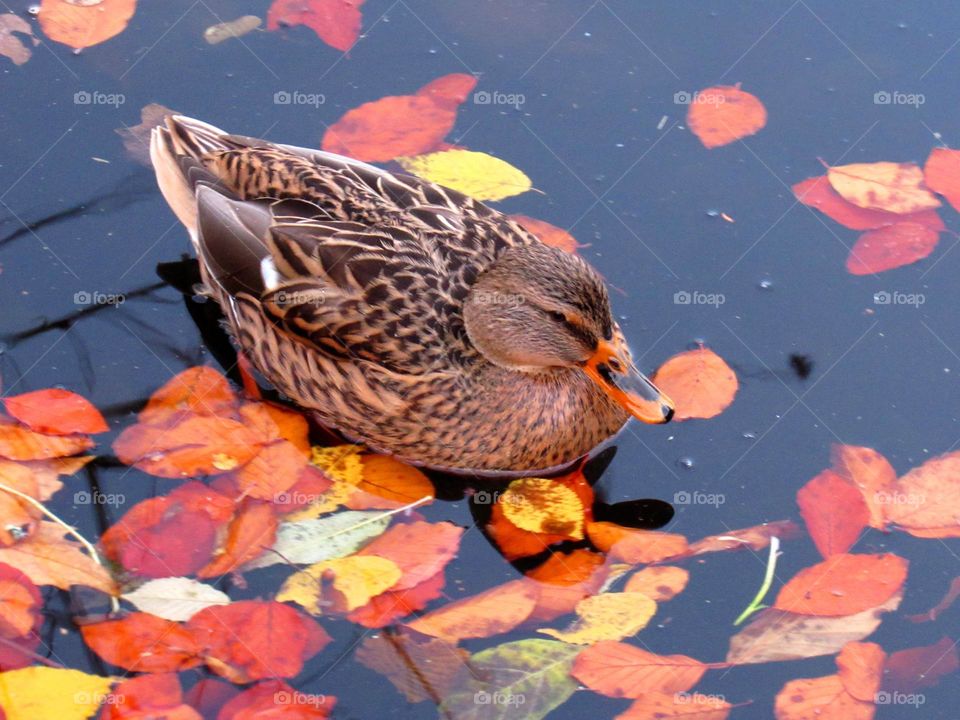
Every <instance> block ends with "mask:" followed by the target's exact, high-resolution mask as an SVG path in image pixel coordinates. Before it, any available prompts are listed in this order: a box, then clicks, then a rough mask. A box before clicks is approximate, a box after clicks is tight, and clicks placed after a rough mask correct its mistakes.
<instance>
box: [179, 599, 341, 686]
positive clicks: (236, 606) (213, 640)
mask: <svg viewBox="0 0 960 720" xmlns="http://www.w3.org/2000/svg"><path fill="white" fill-rule="evenodd" d="M186 628H187V629H188V630H190V631H191V632H192V633H193V635H194V637H195V638H196V640H197V642H198V643H199V644H200V646H201V647H202V648H203V649H202V651H201V652H202V655H203V658H204V661H205V662H206V663H207V665H208V666H209V668H210V669H211V670H213V672H215V673H216V674H217V675H220V676H221V677H224V678H226V679H227V680H229V681H230V682H233V683H248V682H251V681H253V680H259V679H261V678H267V677H294V676H295V675H297V674H298V673H299V672H300V670H301V669H302V668H303V663H304V661H306V660H309V659H310V658H311V657H313V656H314V655H316V654H317V653H318V652H320V651H321V650H322V649H323V648H324V647H326V645H327V643H329V642H330V641H331V638H330V636H329V635H327V633H326V631H325V630H324V629H323V628H322V627H320V626H319V625H318V624H317V623H316V622H314V620H313V619H312V618H310V617H308V616H307V615H304V614H303V613H301V612H299V611H298V610H295V609H294V608H292V607H290V606H289V605H284V604H283V603H278V602H271V601H261V600H240V601H237V602H234V603H231V604H230V605H214V606H211V607H206V608H204V609H203V610H200V611H199V612H198V613H197V614H196V615H194V616H193V617H192V618H190V620H188V621H187V624H186Z"/></svg>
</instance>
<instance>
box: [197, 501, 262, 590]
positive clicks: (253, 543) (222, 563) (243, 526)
mask: <svg viewBox="0 0 960 720" xmlns="http://www.w3.org/2000/svg"><path fill="white" fill-rule="evenodd" d="M277 524H278V523H277V516H276V515H275V514H274V512H273V508H272V507H271V506H270V505H267V504H266V503H262V502H257V501H255V500H252V499H251V498H247V499H245V500H244V501H243V503H242V504H241V506H240V509H239V511H238V512H237V514H236V515H234V517H233V519H232V520H231V521H230V526H229V527H228V528H227V537H226V539H225V540H224V541H223V544H222V546H221V547H220V548H218V549H217V550H216V551H215V552H214V556H213V560H211V561H210V562H209V563H208V564H207V565H205V566H204V567H202V568H200V569H199V570H198V571H197V576H198V577H202V578H208V577H216V576H218V575H226V574H227V573H231V572H235V571H237V569H238V568H240V567H241V566H242V565H244V563H247V562H249V561H251V560H254V559H255V558H258V557H260V555H262V554H263V552H264V551H265V550H266V549H268V548H269V547H270V546H271V545H273V543H274V542H275V541H276V537H277Z"/></svg>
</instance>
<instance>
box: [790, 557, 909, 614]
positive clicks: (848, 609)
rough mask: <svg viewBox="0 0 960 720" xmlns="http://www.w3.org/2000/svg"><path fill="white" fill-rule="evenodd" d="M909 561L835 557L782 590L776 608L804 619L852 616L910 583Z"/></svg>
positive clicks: (811, 569)
mask: <svg viewBox="0 0 960 720" xmlns="http://www.w3.org/2000/svg"><path fill="white" fill-rule="evenodd" d="M907 565H908V563H907V561H906V560H904V559H903V558H901V557H899V556H897V555H894V554H892V553H886V554H884V555H832V556H831V557H830V558H828V559H827V560H824V561H823V562H821V563H819V564H817V565H814V566H812V567H808V568H805V569H803V570H801V571H800V572H799V573H797V574H796V575H795V576H794V577H793V579H792V580H790V582H788V583H787V584H786V585H784V586H783V587H782V588H781V589H780V594H779V595H778V596H777V601H776V603H774V607H775V608H778V609H780V610H786V611H788V612H792V613H798V614H801V615H827V616H837V615H853V614H854V613H858V612H861V611H863V610H868V609H870V608H873V607H877V606H878V605H881V604H883V603H884V602H886V601H887V600H889V599H890V598H891V597H893V596H894V595H895V594H896V593H897V591H898V590H899V589H900V587H901V586H902V585H903V583H904V581H905V580H906V579H907Z"/></svg>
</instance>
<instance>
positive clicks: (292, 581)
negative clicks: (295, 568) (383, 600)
mask: <svg viewBox="0 0 960 720" xmlns="http://www.w3.org/2000/svg"><path fill="white" fill-rule="evenodd" d="M402 575H403V572H402V571H401V570H400V567H399V566H398V565H397V564H396V563H395V562H393V560H387V559H386V558H382V557H376V556H374V555H351V556H349V557H345V558H334V559H332V560H324V561H323V562H318V563H315V564H313V565H311V566H310V567H308V568H304V569H303V570H301V571H300V572H297V573H295V574H293V575H291V576H290V577H288V578H287V580H286V582H284V583H283V586H282V587H281V588H280V592H279V593H277V598H276V599H277V601H278V602H295V603H297V604H298V605H301V606H302V607H303V608H304V609H305V610H306V611H307V612H309V613H311V614H312V615H322V614H323V611H324V606H327V610H330V609H331V607H332V609H335V610H337V611H341V612H350V611H351V610H356V609H357V608H358V607H362V606H363V605H366V604H367V603H368V602H370V598H372V597H373V596H375V595H379V594H380V593H382V592H384V591H386V590H389V589H390V588H391V587H393V586H394V585H396V584H397V582H398V581H399V580H400V577H401V576H402ZM331 577H332V585H333V589H334V590H335V591H336V592H337V593H339V594H340V596H341V597H340V598H337V599H334V600H331V599H330V598H327V597H325V595H326V594H330V593H326V592H325V584H326V583H327V582H329V581H328V578H331Z"/></svg>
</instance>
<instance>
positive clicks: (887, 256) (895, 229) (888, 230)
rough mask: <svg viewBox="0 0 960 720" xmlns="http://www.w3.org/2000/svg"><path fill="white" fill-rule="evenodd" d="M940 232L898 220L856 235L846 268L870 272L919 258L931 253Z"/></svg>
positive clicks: (884, 269)
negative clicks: (893, 223) (857, 236)
mask: <svg viewBox="0 0 960 720" xmlns="http://www.w3.org/2000/svg"><path fill="white" fill-rule="evenodd" d="M939 241H940V234H939V233H938V232H937V231H936V230H931V229H930V228H929V227H928V226H926V225H921V224H920V223H915V222H900V223H896V224H895V225H888V226H887V227H882V228H878V229H877V230H870V231H869V232H865V233H863V235H861V236H860V237H859V239H858V240H857V242H856V243H854V245H853V247H852V248H850V254H849V255H848V256H847V272H849V273H850V274H851V275H871V274H873V273H879V272H884V271H886V270H893V269H894V268H898V267H903V266H904V265H910V264H911V263H915V262H918V261H920V260H923V259H924V258H925V257H927V256H928V255H929V254H930V253H932V252H933V251H934V250H935V249H936V247H937V243H938V242H939Z"/></svg>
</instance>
